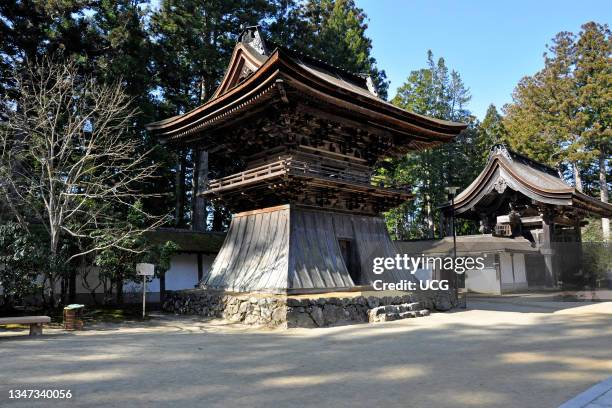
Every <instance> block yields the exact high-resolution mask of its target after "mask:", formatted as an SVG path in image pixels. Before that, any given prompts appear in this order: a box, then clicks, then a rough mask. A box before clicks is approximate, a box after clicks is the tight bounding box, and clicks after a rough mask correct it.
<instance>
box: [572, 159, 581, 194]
mask: <svg viewBox="0 0 612 408" xmlns="http://www.w3.org/2000/svg"><path fill="white" fill-rule="evenodd" d="M572 167H573V168H574V184H575V185H576V190H578V191H582V176H581V175H580V167H579V166H578V163H572Z"/></svg>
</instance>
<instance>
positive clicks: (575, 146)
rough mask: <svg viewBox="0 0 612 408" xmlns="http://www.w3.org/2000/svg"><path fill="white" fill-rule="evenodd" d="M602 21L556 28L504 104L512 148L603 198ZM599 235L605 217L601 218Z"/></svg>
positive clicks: (611, 110) (606, 99) (611, 140)
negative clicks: (537, 67)
mask: <svg viewBox="0 0 612 408" xmlns="http://www.w3.org/2000/svg"><path fill="white" fill-rule="evenodd" d="M610 37H611V35H610V29H609V28H608V26H607V25H601V24H597V23H594V22H589V23H587V24H584V25H583V26H582V31H581V32H580V33H579V34H578V36H576V35H574V34H572V33H569V32H561V33H559V34H557V36H556V37H555V38H554V39H553V42H552V45H551V46H550V47H548V50H549V52H548V53H546V54H545V55H544V68H543V69H542V70H541V71H539V72H537V73H536V74H535V75H533V76H529V77H525V78H523V79H522V80H521V81H520V82H519V84H518V86H517V87H516V89H515V90H514V93H513V103H511V104H509V105H507V106H505V108H504V110H505V112H506V117H505V119H504V125H505V127H506V128H507V130H508V132H509V134H510V135H511V138H510V139H509V142H510V144H511V145H512V146H513V147H514V148H515V149H517V150H519V151H521V152H523V153H525V154H527V155H529V156H532V157H534V158H536V159H537V160H540V161H543V162H545V163H547V164H549V165H551V166H555V167H556V168H557V169H558V170H559V173H560V175H561V176H564V177H566V178H567V179H569V180H573V182H574V185H575V186H576V188H577V189H579V190H584V192H585V193H588V194H591V195H597V194H599V196H600V198H601V200H602V201H606V202H607V201H608V191H609V181H608V180H607V174H608V172H609V160H610V151H611V146H612V130H611V125H610V124H611V120H612V60H611V56H610V55H611V51H612V48H611V47H612V45H611V41H610ZM602 229H603V232H604V237H606V236H607V237H609V221H608V220H607V219H604V220H602Z"/></svg>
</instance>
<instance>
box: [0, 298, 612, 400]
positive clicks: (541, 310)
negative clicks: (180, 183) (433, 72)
mask: <svg viewBox="0 0 612 408" xmlns="http://www.w3.org/2000/svg"><path fill="white" fill-rule="evenodd" d="M469 306H470V308H469V309H468V310H459V311H455V312H453V313H437V314H434V315H432V316H429V317H424V318H418V319H407V320H401V321H395V322H388V323H378V324H369V325H368V324H363V325H352V326H341V327H333V328H326V329H291V330H266V329H256V328H251V327H245V326H239V325H230V324H225V323H224V322H221V321H201V320H198V319H195V318H186V317H174V316H159V317H157V318H155V319H153V320H151V321H148V322H146V323H137V322H134V323H126V324H121V325H119V324H100V325H97V326H95V327H93V328H89V329H88V330H86V331H83V332H79V333H65V332H63V331H61V330H55V329H48V330H45V335H44V336H42V337H34V338H32V337H28V336H22V334H27V331H22V332H15V331H10V332H7V331H3V332H2V331H0V406H1V407H13V406H16V407H19V406H22V407H36V406H58V407H59V406H61V407H70V406H78V407H89V406H108V407H166V406H180V407H231V408H235V407H274V408H277V407H300V408H303V407H373V406H380V407H419V408H421V407H538V408H546V407H558V406H559V405H560V404H561V403H563V402H564V401H566V400H568V399H570V398H572V397H573V396H574V395H576V394H579V393H580V392H582V391H584V390H585V389H587V388H589V387H590V386H591V385H593V384H595V383H597V382H599V381H602V380H604V379H605V378H607V377H609V376H610V375H611V374H612V302H605V303H603V302H600V303H586V302H554V301H551V300H549V299H544V300H542V299H534V298H521V297H509V298H476V299H471V300H470V302H469ZM10 389H13V390H15V389H65V390H67V389H69V390H71V392H72V398H71V399H70V400H44V401H43V400H32V399H28V400H17V399H9V390H10Z"/></svg>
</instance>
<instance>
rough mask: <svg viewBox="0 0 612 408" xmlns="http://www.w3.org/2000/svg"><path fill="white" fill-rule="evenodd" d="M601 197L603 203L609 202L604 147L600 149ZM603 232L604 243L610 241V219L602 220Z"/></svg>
mask: <svg viewBox="0 0 612 408" xmlns="http://www.w3.org/2000/svg"><path fill="white" fill-rule="evenodd" d="M599 195H600V197H601V201H603V202H604V203H607V202H608V199H609V197H608V180H607V179H606V149H605V147H604V146H602V147H601V148H600V152H599ZM601 231H602V235H603V239H604V241H606V242H607V241H609V240H610V219H609V218H602V219H601Z"/></svg>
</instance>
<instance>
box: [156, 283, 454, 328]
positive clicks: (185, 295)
mask: <svg viewBox="0 0 612 408" xmlns="http://www.w3.org/2000/svg"><path fill="white" fill-rule="evenodd" d="M328 295H329V297H328V296H326V295H316V296H315V295H313V296H312V297H308V296H305V295H301V296H283V295H268V294H259V293H252V294H243V293H227V292H220V291H211V290H205V289H191V290H182V291H169V292H167V293H166V300H165V301H164V303H163V305H162V308H163V310H165V311H168V312H173V313H176V314H190V315H202V316H208V317H217V318H223V319H225V320H228V321H231V322H240V323H245V324H253V325H262V326H268V327H285V328H291V327H327V326H334V325H338V324H350V323H364V322H368V321H370V320H372V318H371V317H370V316H371V315H372V313H370V314H369V313H368V311H370V310H372V309H376V308H380V306H389V305H397V306H400V305H403V304H412V303H417V302H418V303H419V304H420V308H422V309H427V310H439V311H445V310H449V309H451V308H453V307H454V306H456V303H457V302H456V297H455V296H454V294H452V293H450V292H442V291H437V292H410V293H406V294H403V295H400V296H382V295H380V296H368V297H365V296H346V297H337V296H333V295H334V294H333V293H330V294H328ZM421 315H425V314H421ZM372 321H379V320H372Z"/></svg>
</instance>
